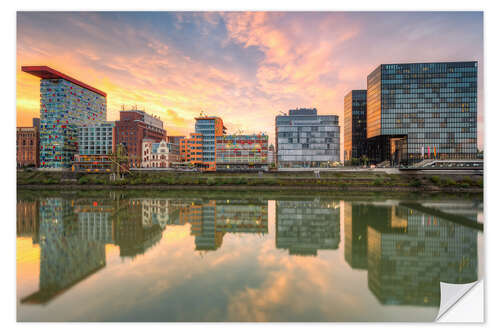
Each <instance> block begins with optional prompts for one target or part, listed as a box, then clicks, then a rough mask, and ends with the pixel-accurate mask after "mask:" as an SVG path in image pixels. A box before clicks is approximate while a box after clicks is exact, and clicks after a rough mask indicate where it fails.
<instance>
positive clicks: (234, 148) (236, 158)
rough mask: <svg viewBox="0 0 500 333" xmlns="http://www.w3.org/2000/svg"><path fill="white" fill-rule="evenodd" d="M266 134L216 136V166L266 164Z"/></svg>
mask: <svg viewBox="0 0 500 333" xmlns="http://www.w3.org/2000/svg"><path fill="white" fill-rule="evenodd" d="M267 143H268V136H267V135H264V134H251V135H225V136H218V137H217V168H227V169H230V168H239V169H248V168H255V167H257V166H262V165H265V166H267V149H268V147H267Z"/></svg>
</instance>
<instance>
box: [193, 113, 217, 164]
mask: <svg viewBox="0 0 500 333" xmlns="http://www.w3.org/2000/svg"><path fill="white" fill-rule="evenodd" d="M195 132H196V133H200V134H201V135H202V139H201V140H202V155H203V162H214V161H215V119H197V120H196V124H195Z"/></svg>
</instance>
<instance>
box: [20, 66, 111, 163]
mask: <svg viewBox="0 0 500 333" xmlns="http://www.w3.org/2000/svg"><path fill="white" fill-rule="evenodd" d="M21 69H22V71H23V72H25V73H28V74H31V75H34V76H37V77H39V78H40V79H41V80H40V131H39V133H40V167H41V168H48V169H69V168H70V167H71V166H72V164H73V161H74V156H75V154H76V153H77V152H78V127H79V126H82V125H90V124H98V123H101V122H103V121H105V120H106V93H105V92H103V91H101V90H99V89H96V88H94V87H91V86H89V85H88V84H85V83H83V82H81V81H79V80H77V79H74V78H72V77H70V76H68V75H66V74H63V73H61V72H59V71H56V70H55V69H52V68H50V67H47V66H23V67H22V68H21Z"/></svg>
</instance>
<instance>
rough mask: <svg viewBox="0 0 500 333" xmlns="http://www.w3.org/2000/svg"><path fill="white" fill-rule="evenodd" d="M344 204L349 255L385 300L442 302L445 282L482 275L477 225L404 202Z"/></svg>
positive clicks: (467, 281) (474, 279)
mask: <svg viewBox="0 0 500 333" xmlns="http://www.w3.org/2000/svg"><path fill="white" fill-rule="evenodd" d="M344 207H345V215H344V216H345V217H346V219H345V248H344V251H345V259H346V261H347V262H348V263H349V265H350V266H351V267H353V268H366V269H367V270H368V287H369V289H370V290H371V292H372V293H373V294H374V295H375V296H376V297H377V299H378V300H379V301H380V302H381V303H382V304H404V305H425V306H439V303H440V282H448V283H470V282H473V281H476V280H477V278H478V274H477V266H478V262H477V260H478V254H477V232H478V231H477V230H475V229H473V228H469V227H466V226H463V225H460V224H457V223H454V222H452V221H450V220H447V219H444V218H441V217H437V216H435V215H430V214H428V213H424V212H421V211H419V210H416V209H414V208H409V207H405V206H403V205H399V206H396V205H394V204H389V205H387V206H384V205H383V204H382V205H374V204H369V205H363V204H354V203H353V204H351V203H346V204H345V205H344ZM471 216H472V215H471Z"/></svg>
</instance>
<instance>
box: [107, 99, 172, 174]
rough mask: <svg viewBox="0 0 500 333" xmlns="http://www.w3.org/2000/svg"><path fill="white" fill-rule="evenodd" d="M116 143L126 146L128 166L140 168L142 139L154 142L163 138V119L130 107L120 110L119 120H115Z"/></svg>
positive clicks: (164, 136)
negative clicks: (129, 108)
mask: <svg viewBox="0 0 500 333" xmlns="http://www.w3.org/2000/svg"><path fill="white" fill-rule="evenodd" d="M115 137H116V139H115V142H116V144H123V145H124V146H125V147H126V148H127V154H128V159H129V163H128V164H129V165H128V166H129V167H133V168H140V166H141V163H142V141H143V140H144V139H153V140H154V141H155V142H160V141H162V140H165V139H166V137H167V132H166V131H165V130H164V129H163V121H161V120H160V119H159V118H157V117H155V116H151V115H149V114H147V113H146V112H144V111H141V110H137V109H132V110H122V111H120V120H119V121H116V131H115Z"/></svg>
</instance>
